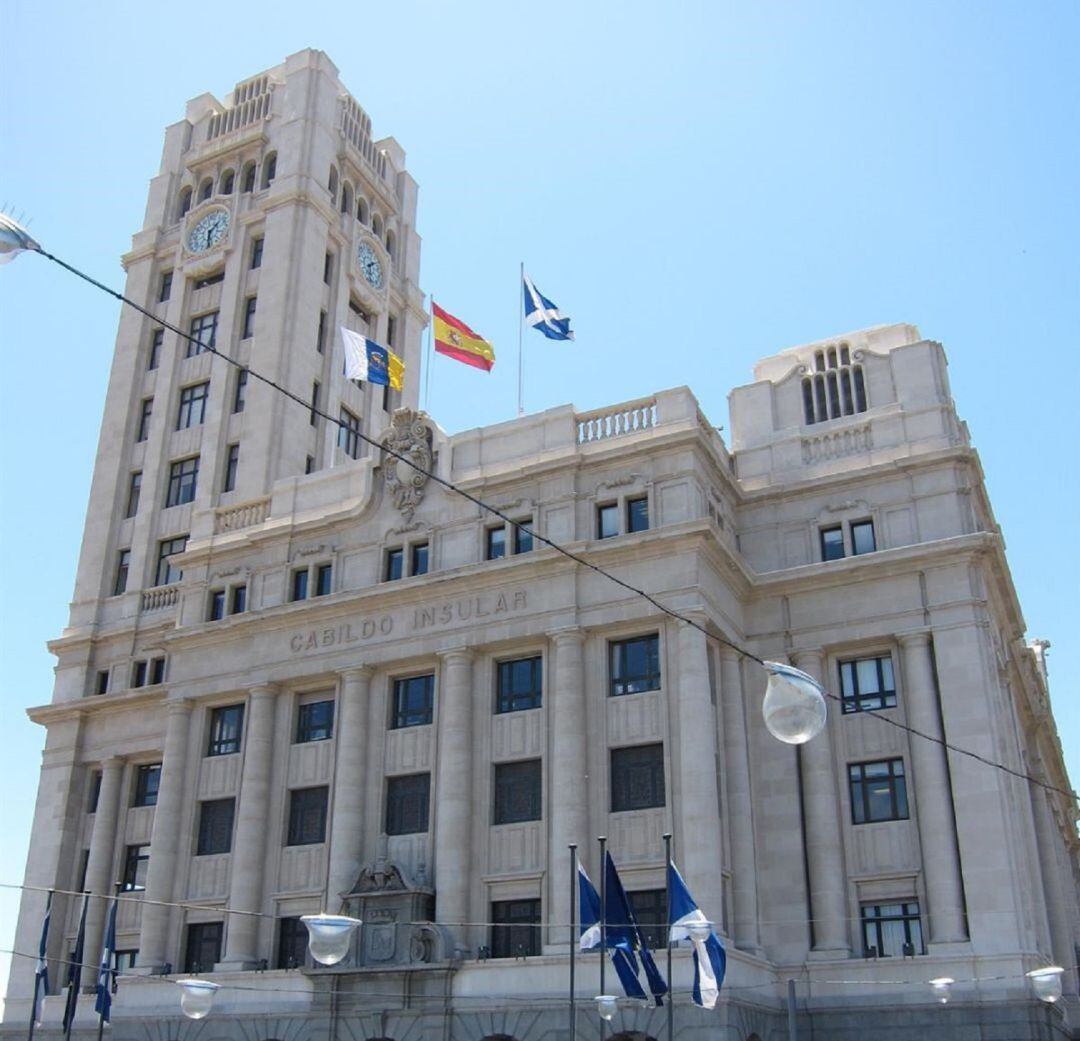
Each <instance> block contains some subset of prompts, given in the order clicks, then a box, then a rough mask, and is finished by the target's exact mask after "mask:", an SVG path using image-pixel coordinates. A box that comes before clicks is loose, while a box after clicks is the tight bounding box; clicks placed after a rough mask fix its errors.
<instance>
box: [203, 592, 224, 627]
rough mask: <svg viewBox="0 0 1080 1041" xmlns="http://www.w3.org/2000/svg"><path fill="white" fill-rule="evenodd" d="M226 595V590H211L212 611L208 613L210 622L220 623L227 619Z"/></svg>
mask: <svg viewBox="0 0 1080 1041" xmlns="http://www.w3.org/2000/svg"><path fill="white" fill-rule="evenodd" d="M226 593H227V590H225V589H211V590H210V609H209V611H208V612H207V615H208V619H209V621H211V622H220V621H221V619H222V618H224V617H225V596H226Z"/></svg>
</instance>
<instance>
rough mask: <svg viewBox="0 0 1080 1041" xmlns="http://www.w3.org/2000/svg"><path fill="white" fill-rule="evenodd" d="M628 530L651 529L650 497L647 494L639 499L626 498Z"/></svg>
mask: <svg viewBox="0 0 1080 1041" xmlns="http://www.w3.org/2000/svg"><path fill="white" fill-rule="evenodd" d="M626 530H627V531H648V530H649V498H648V496H646V495H643V496H641V497H640V498H638V499H627V500H626Z"/></svg>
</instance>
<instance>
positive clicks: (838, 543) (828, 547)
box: [821, 525, 844, 560]
mask: <svg viewBox="0 0 1080 1041" xmlns="http://www.w3.org/2000/svg"><path fill="white" fill-rule="evenodd" d="M843 555H844V529H843V528H841V527H840V525H836V527H834V528H822V529H821V559H822V560H840V559H841V558H842V557H843Z"/></svg>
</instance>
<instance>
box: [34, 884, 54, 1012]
mask: <svg viewBox="0 0 1080 1041" xmlns="http://www.w3.org/2000/svg"><path fill="white" fill-rule="evenodd" d="M52 901H53V895H52V890H51V889H50V890H49V896H48V899H47V900H46V901H45V920H44V921H43V922H42V923H41V942H40V943H39V944H38V960H37V969H36V970H35V972H34V1001H33V1005H32V1007H31V1009H30V1020H31V1022H34V1023H40V1022H41V1017H40V1015H39V1013H40V1012H41V999H42V997H43V996H44V995H45V994H48V993H49V962H48V959H47V957H46V952H47V949H48V945H49V921H50V920H51V919H52Z"/></svg>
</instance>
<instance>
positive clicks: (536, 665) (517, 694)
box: [495, 655, 544, 713]
mask: <svg viewBox="0 0 1080 1041" xmlns="http://www.w3.org/2000/svg"><path fill="white" fill-rule="evenodd" d="M543 680H544V670H543V659H542V658H541V657H540V655H536V657H534V658H515V659H513V660H512V661H501V662H499V664H498V666H497V671H496V686H495V711H496V713H502V712H521V711H522V710H524V709H530V708H539V707H540V699H541V697H542V694H541V691H542V689H543Z"/></svg>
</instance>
